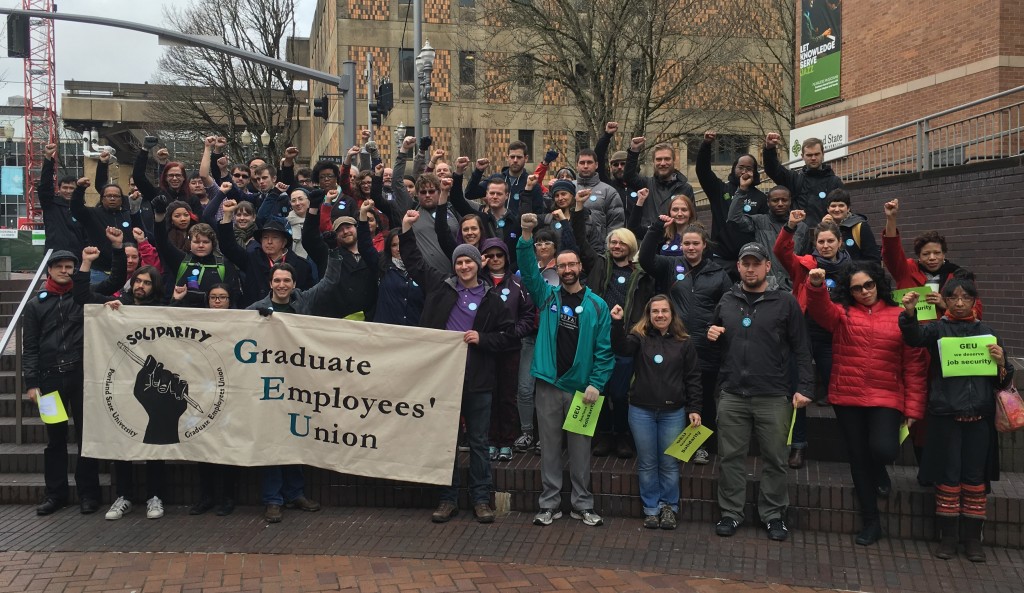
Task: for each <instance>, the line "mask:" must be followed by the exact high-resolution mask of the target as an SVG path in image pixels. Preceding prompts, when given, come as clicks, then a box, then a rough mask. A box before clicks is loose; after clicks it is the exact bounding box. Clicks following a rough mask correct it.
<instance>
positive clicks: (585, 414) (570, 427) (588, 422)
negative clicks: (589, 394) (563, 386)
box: [562, 391, 604, 437]
mask: <svg viewBox="0 0 1024 593" xmlns="http://www.w3.org/2000/svg"><path fill="white" fill-rule="evenodd" d="M603 403H604V396H603V395H599V396H597V401H596V402H594V403H592V404H585V403H583V393H582V392H580V391H577V392H576V395H574V396H573V398H572V403H571V404H569V414H568V415H566V417H565V422H564V423H563V424H562V430H567V431H569V432H575V433H576V434H582V435H584V436H588V437H592V436H594V429H595V428H597V417H598V416H600V415H601V404H603Z"/></svg>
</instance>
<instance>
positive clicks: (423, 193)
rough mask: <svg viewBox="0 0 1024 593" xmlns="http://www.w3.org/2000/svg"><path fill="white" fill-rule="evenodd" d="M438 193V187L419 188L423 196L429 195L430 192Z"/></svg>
mask: <svg viewBox="0 0 1024 593" xmlns="http://www.w3.org/2000/svg"><path fill="white" fill-rule="evenodd" d="M436 193H437V190H436V189H421V190H419V194H420V195H421V196H429V195H430V194H436Z"/></svg>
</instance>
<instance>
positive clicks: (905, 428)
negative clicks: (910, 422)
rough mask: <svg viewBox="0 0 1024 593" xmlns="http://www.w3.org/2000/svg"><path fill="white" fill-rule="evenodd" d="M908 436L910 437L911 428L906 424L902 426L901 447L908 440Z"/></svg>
mask: <svg viewBox="0 0 1024 593" xmlns="http://www.w3.org/2000/svg"><path fill="white" fill-rule="evenodd" d="M908 436H910V427H909V426H907V425H906V424H905V423H904V424H900V444H901V445H902V444H903V441H905V440H907V437H908Z"/></svg>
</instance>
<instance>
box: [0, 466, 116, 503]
mask: <svg viewBox="0 0 1024 593" xmlns="http://www.w3.org/2000/svg"><path fill="white" fill-rule="evenodd" d="M68 484H70V486H71V501H72V502H76V503H77V501H78V489H77V488H76V487H75V476H74V474H68ZM100 491H101V494H102V496H103V500H104V502H106V501H108V500H113V494H114V490H113V488H112V487H111V482H110V474H100ZM45 492H46V483H45V481H44V480H43V474H42V473H25V474H3V475H2V476H0V501H3V504H39V503H40V502H42V500H43V495H44V493H45Z"/></svg>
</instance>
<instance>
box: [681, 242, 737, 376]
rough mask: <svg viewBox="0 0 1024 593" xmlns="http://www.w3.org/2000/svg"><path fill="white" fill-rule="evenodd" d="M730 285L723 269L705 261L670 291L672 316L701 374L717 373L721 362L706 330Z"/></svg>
mask: <svg viewBox="0 0 1024 593" xmlns="http://www.w3.org/2000/svg"><path fill="white" fill-rule="evenodd" d="M732 285H733V282H732V280H731V279H730V278H729V273H728V272H726V271H725V268H723V267H722V266H720V265H718V262H716V261H715V260H713V259H709V258H704V259H703V260H701V262H700V263H699V264H697V266H696V267H694V268H690V269H689V270H687V271H686V273H685V274H683V278H682V279H681V280H678V281H676V283H675V284H673V285H672V289H671V290H670V291H669V298H670V299H671V301H672V306H673V308H674V309H675V313H676V315H678V316H679V319H681V320H682V322H683V325H684V326H685V327H686V331H687V333H689V334H690V341H692V342H693V347H694V349H695V350H696V351H697V358H698V359H699V360H700V368H701V370H702V371H712V370H717V369H718V365H719V363H720V361H721V356H720V353H719V351H718V349H717V348H714V347H713V346H712V345H711V343H710V342H708V327H710V326H711V320H712V317H713V316H714V314H715V307H716V306H717V305H718V303H719V301H721V300H722V296H724V295H725V294H726V293H727V292H729V291H730V290H732Z"/></svg>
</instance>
